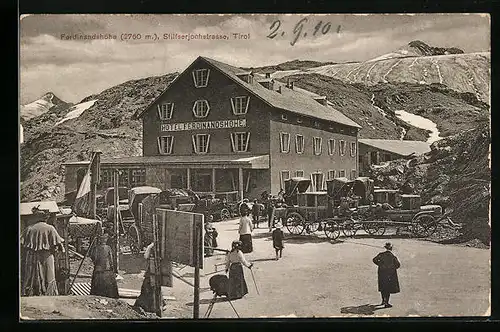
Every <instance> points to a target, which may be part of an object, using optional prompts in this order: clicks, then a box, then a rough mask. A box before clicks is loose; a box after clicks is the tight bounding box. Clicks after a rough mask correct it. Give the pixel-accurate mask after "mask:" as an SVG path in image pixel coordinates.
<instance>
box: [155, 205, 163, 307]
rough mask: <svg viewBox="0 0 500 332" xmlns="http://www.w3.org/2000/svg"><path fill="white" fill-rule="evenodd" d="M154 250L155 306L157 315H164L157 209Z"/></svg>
mask: <svg viewBox="0 0 500 332" xmlns="http://www.w3.org/2000/svg"><path fill="white" fill-rule="evenodd" d="M153 241H154V246H153V252H154V270H153V273H154V276H155V277H154V284H153V294H154V296H153V297H154V307H155V311H156V315H157V316H158V317H161V316H162V303H161V302H162V301H161V295H162V294H161V277H162V276H161V267H160V264H161V263H160V234H159V226H158V219H157V218H156V211H154V213H153Z"/></svg>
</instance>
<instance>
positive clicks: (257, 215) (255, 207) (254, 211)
mask: <svg viewBox="0 0 500 332" xmlns="http://www.w3.org/2000/svg"><path fill="white" fill-rule="evenodd" d="M259 218H260V204H259V201H258V200H254V201H253V206H252V219H253V224H254V226H255V228H259Z"/></svg>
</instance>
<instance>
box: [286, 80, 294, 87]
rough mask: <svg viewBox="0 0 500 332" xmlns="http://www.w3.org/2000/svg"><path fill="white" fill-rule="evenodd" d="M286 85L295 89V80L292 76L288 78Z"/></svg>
mask: <svg viewBox="0 0 500 332" xmlns="http://www.w3.org/2000/svg"><path fill="white" fill-rule="evenodd" d="M286 87H287V88H289V89H292V90H293V81H292V79H291V78H289V79H288V81H287V83H286Z"/></svg>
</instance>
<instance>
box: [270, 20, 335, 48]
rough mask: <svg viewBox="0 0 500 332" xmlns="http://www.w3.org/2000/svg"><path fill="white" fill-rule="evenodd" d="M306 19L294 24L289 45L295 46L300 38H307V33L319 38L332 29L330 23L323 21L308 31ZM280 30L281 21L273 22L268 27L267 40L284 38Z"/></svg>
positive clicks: (283, 32)
mask: <svg viewBox="0 0 500 332" xmlns="http://www.w3.org/2000/svg"><path fill="white" fill-rule="evenodd" d="M308 21H309V20H308V19H307V17H304V18H303V19H301V20H300V21H298V22H297V24H295V27H294V28H293V31H292V33H293V39H292V40H291V41H290V45H292V46H293V45H295V43H296V42H297V41H298V40H299V39H300V38H301V37H304V38H305V37H307V36H308V32H310V33H311V35H312V36H313V37H314V36H320V35H326V34H327V33H329V32H330V31H331V29H332V23H331V22H323V21H321V20H320V21H318V22H317V23H316V24H315V25H314V27H313V28H312V30H308V28H309V29H310V28H311V27H310V26H309V27H307V26H306V25H307V23H308ZM280 28H281V21H280V20H275V21H274V22H273V23H272V24H271V26H270V27H269V30H270V31H271V32H270V33H269V34H268V35H267V38H270V39H274V38H275V37H276V36H281V37H284V36H285V35H286V33H285V31H280ZM336 30H337V33H340V25H339V26H337V29H336Z"/></svg>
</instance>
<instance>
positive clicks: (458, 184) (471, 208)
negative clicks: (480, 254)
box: [370, 126, 491, 243]
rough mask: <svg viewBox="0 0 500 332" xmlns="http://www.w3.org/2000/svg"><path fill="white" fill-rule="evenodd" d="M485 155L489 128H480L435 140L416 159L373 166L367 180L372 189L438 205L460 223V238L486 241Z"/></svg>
mask: <svg viewBox="0 0 500 332" xmlns="http://www.w3.org/2000/svg"><path fill="white" fill-rule="evenodd" d="M489 157H490V134H489V128H488V127H486V126H483V127H480V128H477V129H473V130H468V131H466V132H463V133H461V134H458V135H454V136H450V137H447V138H444V139H442V140H440V141H437V142H435V143H434V144H432V145H431V151H430V152H428V153H426V154H424V155H422V156H419V157H415V158H412V159H401V160H394V161H391V162H388V163H385V164H383V165H378V166H377V165H374V166H373V167H372V168H371V169H370V177H371V178H373V179H374V180H375V185H376V186H380V187H383V188H390V189H400V190H401V191H402V192H403V193H415V194H419V195H421V196H422V202H423V203H427V204H440V205H441V206H443V208H444V209H445V210H447V211H450V213H451V214H450V216H451V218H452V219H453V221H454V222H458V223H462V224H463V225H464V229H463V233H465V234H463V235H465V236H466V237H468V238H477V239H480V240H481V241H483V242H484V243H489V239H490V228H489V203H490V184H491V174H490V166H489Z"/></svg>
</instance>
